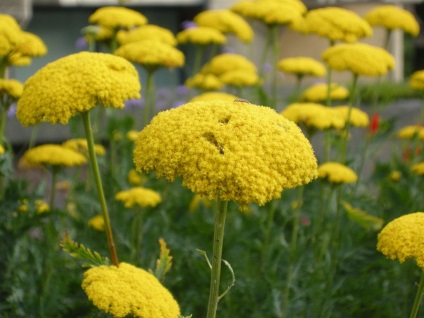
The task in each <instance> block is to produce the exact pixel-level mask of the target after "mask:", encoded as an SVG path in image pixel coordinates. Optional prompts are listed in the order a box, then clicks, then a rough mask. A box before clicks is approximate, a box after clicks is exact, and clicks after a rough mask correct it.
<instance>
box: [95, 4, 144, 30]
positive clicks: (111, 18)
mask: <svg viewBox="0 0 424 318" xmlns="http://www.w3.org/2000/svg"><path fill="white" fill-rule="evenodd" d="M88 20H89V22H90V23H91V24H98V25H100V26H103V27H107V28H110V29H120V28H125V29H130V28H132V27H134V26H140V25H144V24H146V23H147V19H146V17H145V16H144V15H142V14H141V13H140V12H138V11H135V10H132V9H129V8H124V7H113V6H109V7H101V8H99V9H97V10H96V11H95V12H94V13H93V14H92V15H90V17H89V19H88Z"/></svg>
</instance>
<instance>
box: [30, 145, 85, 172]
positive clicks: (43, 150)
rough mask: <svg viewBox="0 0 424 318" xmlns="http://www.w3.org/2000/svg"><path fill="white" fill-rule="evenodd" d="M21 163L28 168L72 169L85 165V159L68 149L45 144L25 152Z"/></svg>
mask: <svg viewBox="0 0 424 318" xmlns="http://www.w3.org/2000/svg"><path fill="white" fill-rule="evenodd" d="M23 161H24V162H25V164H26V165H27V166H28V167H31V166H45V165H52V166H66V167H73V166H79V165H83V164H85V163H86V162H87V158H86V157H84V156H83V155H82V154H80V153H78V152H76V151H74V150H71V149H69V148H65V147H63V146H60V145H54V144H45V145H41V146H37V147H34V148H31V149H29V150H27V151H26V152H25V154H24V156H23Z"/></svg>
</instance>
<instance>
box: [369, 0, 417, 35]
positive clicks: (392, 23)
mask: <svg viewBox="0 0 424 318" xmlns="http://www.w3.org/2000/svg"><path fill="white" fill-rule="evenodd" d="M364 19H365V20H366V21H368V23H369V24H370V25H372V26H381V27H383V28H386V29H388V30H396V29H400V30H402V31H403V32H406V33H409V34H411V35H412V36H417V35H418V34H419V33H420V25H419V24H418V22H417V20H416V19H415V17H414V15H413V14H412V13H411V12H409V11H407V10H405V9H403V8H400V7H398V6H394V5H389V4H388V5H382V6H377V7H375V8H373V9H371V10H370V11H369V12H367V14H366V15H365V17H364Z"/></svg>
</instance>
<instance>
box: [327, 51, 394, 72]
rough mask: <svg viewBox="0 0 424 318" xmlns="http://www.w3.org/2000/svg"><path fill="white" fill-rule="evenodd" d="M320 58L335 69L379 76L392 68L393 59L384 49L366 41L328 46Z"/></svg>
mask: <svg viewBox="0 0 424 318" xmlns="http://www.w3.org/2000/svg"><path fill="white" fill-rule="evenodd" d="M322 59H323V60H324V61H325V62H326V63H327V64H328V66H329V67H330V68H331V69H333V70H336V71H350V72H352V73H353V74H355V75H365V76H381V75H385V74H386V73H387V72H388V71H390V70H392V69H394V67H395V59H394V57H393V56H392V55H391V54H390V53H389V52H387V51H386V50H384V49H382V48H380V47H376V46H373V45H369V44H366V43H345V44H338V45H335V46H332V47H329V48H328V49H326V50H325V51H324V53H323V54H322Z"/></svg>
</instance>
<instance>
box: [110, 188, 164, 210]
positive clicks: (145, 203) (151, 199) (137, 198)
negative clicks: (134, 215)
mask: <svg viewBox="0 0 424 318" xmlns="http://www.w3.org/2000/svg"><path fill="white" fill-rule="evenodd" d="M115 199H116V200H118V201H121V202H123V203H124V205H125V207H126V208H132V207H134V206H139V207H142V208H147V207H151V208H153V207H155V206H157V205H158V204H159V203H161V202H162V197H161V196H160V194H159V193H157V192H156V191H154V190H151V189H147V188H143V187H135V188H131V189H129V190H125V191H120V192H118V193H117V194H116V195H115Z"/></svg>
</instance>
